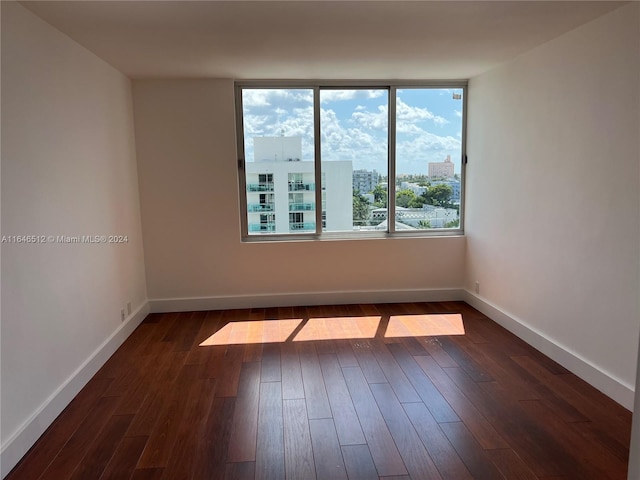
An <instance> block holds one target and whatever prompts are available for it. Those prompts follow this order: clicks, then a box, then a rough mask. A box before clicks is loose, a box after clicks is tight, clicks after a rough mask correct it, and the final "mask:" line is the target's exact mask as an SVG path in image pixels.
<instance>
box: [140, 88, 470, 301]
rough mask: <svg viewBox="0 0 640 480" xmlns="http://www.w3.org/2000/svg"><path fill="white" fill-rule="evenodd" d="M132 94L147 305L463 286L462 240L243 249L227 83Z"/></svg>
mask: <svg viewBox="0 0 640 480" xmlns="http://www.w3.org/2000/svg"><path fill="white" fill-rule="evenodd" d="M133 93H134V95H133V97H134V112H135V114H134V117H135V130H136V148H137V157H138V169H139V174H140V201H141V209H142V218H143V222H142V227H143V232H144V239H145V245H144V246H145V249H144V250H145V264H146V274H147V279H148V280H147V282H148V294H149V298H150V301H151V302H152V308H162V309H171V308H175V309H183V308H197V307H201V308H214V307H220V306H224V307H227V306H251V305H259V304H261V305H265V304H278V303H279V304H282V303H283V302H287V303H301V302H322V301H329V302H333V301H354V300H355V301H365V300H367V299H368V300H369V301H376V300H382V299H390V297H389V291H391V290H394V291H395V292H391V296H392V297H393V298H395V299H399V300H402V299H404V298H408V297H411V296H413V297H412V298H424V299H428V298H427V297H426V296H425V295H426V294H427V293H428V291H429V290H430V289H457V288H459V287H460V285H462V277H463V257H464V238H462V237H458V238H431V239H393V240H389V239H381V240H349V241H315V242H314V241H306V242H300V241H297V242H294V241H292V242H286V243H284V242H277V243H274V242H271V243H264V242H261V243H241V242H240V217H239V200H238V199H239V194H238V179H237V178H238V177H237V167H236V165H237V161H236V148H235V145H236V144H235V122H234V91H233V82H232V81H231V80H191V81H189V80H163V81H161V80H140V81H134V82H133ZM425 292H426V293H425ZM170 299H183V300H182V301H181V300H177V301H175V302H171V301H168V300H170ZM184 299H192V300H184ZM193 299H198V300H193ZM154 300H158V301H157V302H156V301H154ZM154 305H155V307H154Z"/></svg>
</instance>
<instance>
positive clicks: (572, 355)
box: [461, 290, 635, 411]
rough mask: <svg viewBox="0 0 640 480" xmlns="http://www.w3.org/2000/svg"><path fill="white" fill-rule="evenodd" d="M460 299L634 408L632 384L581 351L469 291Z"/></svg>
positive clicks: (611, 396)
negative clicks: (606, 369) (591, 359)
mask: <svg viewBox="0 0 640 480" xmlns="http://www.w3.org/2000/svg"><path fill="white" fill-rule="evenodd" d="M461 300H464V301H465V302H467V303H468V304H469V305H471V306H472V307H473V308H475V309H476V310H478V311H480V312H482V313H484V314H485V315H486V316H487V317H489V318H490V319H491V320H493V321H494V322H496V323H497V324H499V325H501V326H503V327H504V328H506V329H507V330H509V331H510V332H511V333H513V334H514V335H516V336H517V337H519V338H521V339H522V340H524V341H525V342H527V343H528V344H529V345H531V346H532V347H534V348H536V349H537V350H539V351H541V352H542V353H544V354H545V355H547V356H548V357H550V358H551V359H553V360H555V361H556V362H558V363H559V364H560V365H562V366H563V367H565V368H566V369H567V370H569V371H571V372H573V373H574V374H575V375H577V376H578V377H580V378H581V379H583V380H584V381H585V382H587V383H589V384H590V385H592V386H593V387H595V388H597V389H598V390H600V391H601V392H602V393H604V394H605V395H607V396H608V397H610V398H612V399H613V400H615V401H616V402H618V403H619V404H620V405H622V406H623V407H625V408H626V409H628V410H631V411H633V403H634V397H635V393H634V386H633V385H629V384H627V383H625V382H623V381H622V380H620V379H619V378H616V377H615V376H614V375H612V374H610V373H608V372H606V371H605V370H603V369H601V368H599V367H598V366H597V365H594V364H593V363H591V362H589V361H588V360H587V359H585V358H583V357H582V356H580V355H579V354H578V353H576V352H573V351H571V350H570V349H569V348H567V347H565V346H563V345H560V344H558V343H556V342H554V341H553V340H552V339H550V338H548V337H546V336H545V335H544V334H543V333H542V332H538V331H536V330H535V329H534V328H532V327H531V326H529V325H527V323H526V322H525V321H523V320H521V319H518V318H517V317H515V316H513V315H510V314H508V313H506V312H504V311H503V310H501V309H500V308H499V307H497V306H496V305H494V304H492V303H491V302H489V301H487V300H485V299H483V298H481V297H480V296H478V295H476V294H475V293H472V292H470V291H469V290H463V297H462V299H461Z"/></svg>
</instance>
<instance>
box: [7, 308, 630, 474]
mask: <svg viewBox="0 0 640 480" xmlns="http://www.w3.org/2000/svg"><path fill="white" fill-rule="evenodd" d="M460 320H462V322H461V321H460ZM462 328H463V329H464V333H463V330H462ZM216 332H217V333H216ZM214 333H216V335H213V334H214ZM461 333H463V334H461ZM327 336H331V337H338V338H332V339H328V340H320V339H319V338H326V337H327ZM339 337H342V338H339ZM367 337H369V338H367ZM302 338H305V339H307V340H305V341H299V340H300V339H302ZM314 338H315V340H313V339H314ZM201 344H202V346H201ZM630 430H631V414H630V412H629V411H627V410H626V409H624V408H622V407H621V406H619V405H618V404H616V403H615V402H613V401H612V400H610V399H608V398H607V397H606V396H604V395H603V394H601V393H599V392H598V391H596V390H595V389H593V388H592V387H590V386H589V385H587V384H586V383H585V382H583V381H581V380H580V379H578V378H577V377H576V376H575V375H573V374H571V373H570V372H568V371H567V370H565V369H564V368H562V367H561V366H560V365H558V364H557V363H555V362H553V361H551V360H550V359H549V358H547V357H545V356H544V355H542V354H541V353H539V352H538V351H536V350H534V349H533V348H531V347H529V346H528V345H527V344H525V343H524V342H522V341H521V340H519V339H518V338H516V337H515V336H513V335H512V334H510V333H509V332H507V331H506V330H504V329H503V328H501V327H500V326H498V325H497V324H495V323H494V322H492V321H490V320H489V319H487V318H486V317H485V316H483V315H482V314H480V313H479V312H477V311H476V310H474V309H473V308H471V307H469V306H468V305H466V304H464V303H459V302H451V303H419V304H417V303H411V304H384V305H348V306H319V307H300V308H298V307H295V308H269V309H252V310H225V311H210V312H188V313H179V314H178V313H170V314H152V315H150V316H149V317H147V319H146V320H145V321H144V322H143V323H142V324H141V325H140V326H139V327H138V329H137V330H136V331H135V332H134V333H133V334H132V335H131V337H130V338H129V339H127V341H126V342H125V343H124V344H123V345H122V347H121V348H120V349H119V350H118V351H117V352H116V353H115V354H114V355H113V356H112V357H111V359H110V360H109V361H108V362H107V363H106V364H105V365H104V367H103V368H102V369H101V370H100V371H99V372H98V373H97V374H96V375H95V377H94V378H93V379H92V380H91V381H90V382H89V384H88V385H87V386H86V387H85V388H84V389H83V390H82V391H81V392H80V393H79V394H78V396H77V397H76V398H75V399H74V400H73V401H72V402H71V404H70V405H69V406H68V407H67V408H66V409H65V410H64V412H63V413H62V414H61V415H60V416H59V418H58V419H57V420H56V421H55V422H54V423H53V424H52V425H51V427H50V428H49V429H48V430H47V431H46V432H45V434H44V435H43V436H42V437H41V439H40V440H39V441H38V442H37V443H36V445H35V446H34V447H33V448H32V449H31V450H30V451H29V453H28V454H27V455H26V456H25V458H24V459H23V460H22V461H21V462H20V463H19V464H18V465H17V466H16V468H15V469H14V470H13V472H12V473H11V474H10V475H9V476H8V477H7V479H8V480H16V479H28V480H36V479H55V480H58V479H81V480H89V479H102V480H106V479H117V480H121V479H134V480H143V479H145V480H151V479H171V480H180V479H196V480H199V479H214V480H217V479H254V478H255V479H274V480H285V479H286V480H306V479H320V480H334V479H336V480H337V479H351V480H355V479H376V480H377V479H379V478H381V479H382V478H384V479H387V480H391V479H398V480H399V479H405V480H406V479H413V480H425V479H439V478H442V479H451V480H463V479H470V478H476V479H481V480H490V479H523V480H528V479H545V480H551V479H556V480H560V479H580V480H586V479H596V480H602V479H626V471H627V459H628V454H629V451H628V449H629V437H630Z"/></svg>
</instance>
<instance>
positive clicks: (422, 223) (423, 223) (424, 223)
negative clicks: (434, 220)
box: [418, 220, 431, 228]
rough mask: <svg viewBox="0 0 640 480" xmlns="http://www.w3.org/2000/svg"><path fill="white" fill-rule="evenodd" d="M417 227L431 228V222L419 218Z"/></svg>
mask: <svg viewBox="0 0 640 480" xmlns="http://www.w3.org/2000/svg"><path fill="white" fill-rule="evenodd" d="M418 228H431V222H430V221H429V220H420V221H419V222H418Z"/></svg>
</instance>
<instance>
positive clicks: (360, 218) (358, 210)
mask: <svg viewBox="0 0 640 480" xmlns="http://www.w3.org/2000/svg"><path fill="white" fill-rule="evenodd" d="M368 223H369V201H368V200H367V199H366V198H365V197H363V196H362V195H361V194H360V192H359V191H358V190H354V191H353V224H354V225H367V224H368Z"/></svg>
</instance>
